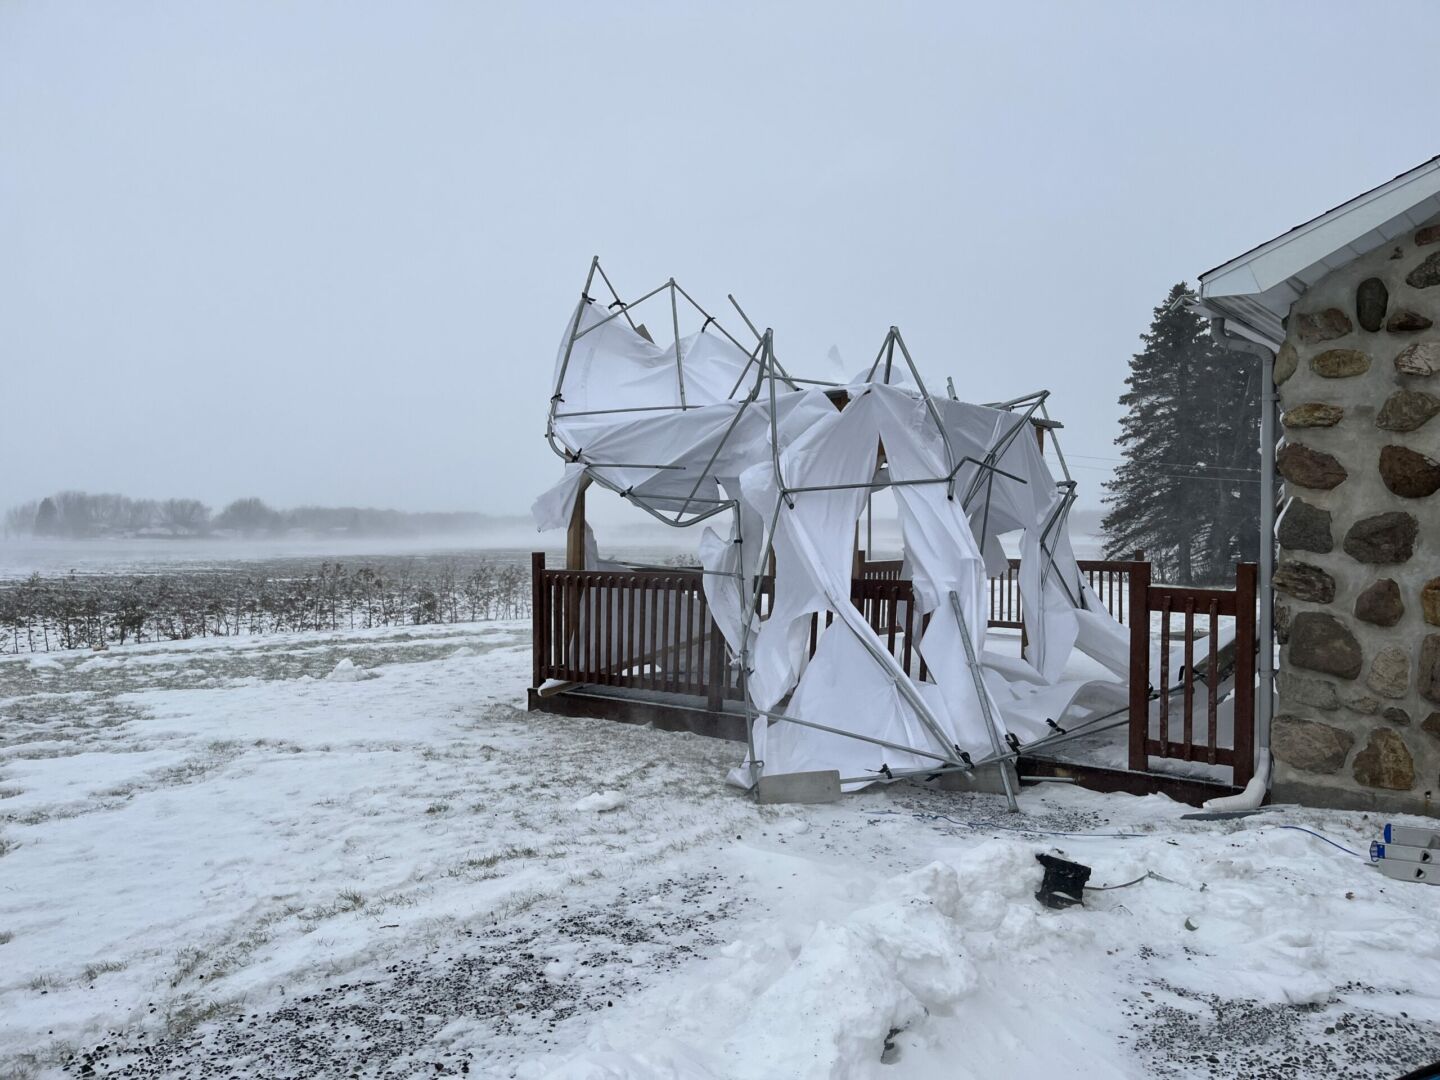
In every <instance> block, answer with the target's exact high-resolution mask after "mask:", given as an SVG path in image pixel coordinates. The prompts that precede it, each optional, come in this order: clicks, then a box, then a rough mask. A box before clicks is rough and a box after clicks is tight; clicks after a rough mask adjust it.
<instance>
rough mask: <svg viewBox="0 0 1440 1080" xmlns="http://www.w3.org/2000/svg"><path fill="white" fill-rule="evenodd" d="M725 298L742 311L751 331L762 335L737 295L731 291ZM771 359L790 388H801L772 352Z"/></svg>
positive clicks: (757, 335)
mask: <svg viewBox="0 0 1440 1080" xmlns="http://www.w3.org/2000/svg"><path fill="white" fill-rule="evenodd" d="M725 299H726V300H729V301H730V303H731V304H733V305H734V307H735V310H736V311H738V312H740V318H742V319H744V320H745V325H746V326H748V327H749V328H750V332H751V333H752V334H754V335H755V336H756V338H760V337H762V336H763V335H761V333H760V331H759V330H757V329H755V324H754V323H753V322H751V321H750V316H749V315H746V314H745V309H744V308H742V307H741V306H740V301H739V300H736V299H735V297H734V296H733V295H732V294H730V293H726V294H725ZM771 359H772V360H773V361H774V363H775V370H776V371H778V372H780V377H781V378H782V379H784V380H785V381H786V382H787V383H789V384H790V389H791V390H799V389H800V388H799V387H798V386H796V385H795V383H794V382H793V381H792V380H791V378H790V373H789V372H788V371H786V370H785V366H784V365H783V364H781V363H780V360H779V358H778V357H776V356H774V355H773V354H772V355H771Z"/></svg>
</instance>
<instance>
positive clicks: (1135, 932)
mask: <svg viewBox="0 0 1440 1080" xmlns="http://www.w3.org/2000/svg"><path fill="white" fill-rule="evenodd" d="M528 681H529V648H528V640H527V627H526V626H524V625H519V624H488V625H486V624H473V625H461V626H447V627H419V628H414V629H412V630H409V631H397V630H394V629H390V630H383V631H360V632H351V633H345V634H330V635H299V636H294V637H267V638H255V639H243V638H242V639H224V640H218V641H217V640H216V639H208V640H201V641H190V642H185V643H179V644H166V645H153V646H151V645H146V646H132V647H128V648H124V649H113V650H111V651H110V652H107V653H101V654H97V655H91V654H66V653H61V654H48V655H38V656H34V657H14V658H4V659H0V942H3V944H0V1076H8V1075H13V1076H30V1075H37V1076H62V1075H65V1076H81V1075H83V1076H104V1075H111V1076H115V1075H125V1076H200V1075H210V1074H212V1073H213V1074H215V1075H233V1076H266V1077H271V1076H276V1077H278V1076H296V1077H299V1076H306V1077H309V1076H325V1077H329V1076H336V1077H339V1076H355V1075H359V1076H372V1075H385V1076H419V1075H442V1074H446V1075H448V1074H459V1073H467V1074H469V1075H472V1076H475V1075H480V1076H499V1077H509V1076H518V1077H525V1078H539V1077H562V1078H571V1080H579V1078H584V1080H598V1078H602V1077H603V1078H618V1077H650V1078H653V1077H671V1078H687V1080H692V1078H706V1080H715V1078H772V1077H773V1078H799V1077H836V1078H838V1077H922V1078H929V1077H947V1078H953V1077H965V1076H975V1077H1018V1078H1026V1077H1050V1076H1054V1075H1065V1076H1086V1077H1151V1076H1176V1077H1192V1076H1205V1077H1244V1076H1275V1077H1281V1076H1283V1077H1295V1076H1321V1075H1325V1076H1346V1077H1393V1076H1397V1075H1399V1074H1400V1073H1402V1072H1405V1071H1406V1070H1408V1069H1410V1068H1413V1067H1415V1066H1417V1065H1419V1064H1421V1063H1422V1062H1425V1061H1429V1060H1436V1059H1440V963H1437V962H1440V889H1433V888H1429V887H1425V886H1420V885H1410V884H1403V883H1398V882H1393V881H1390V880H1387V879H1385V878H1383V877H1381V876H1380V875H1379V874H1378V873H1376V872H1375V871H1374V870H1373V869H1372V868H1371V867H1370V866H1369V865H1368V864H1367V861H1366V860H1365V859H1363V858H1359V857H1356V856H1354V855H1350V854H1347V853H1345V852H1343V851H1341V850H1338V849H1337V848H1335V847H1333V846H1331V845H1330V844H1328V843H1326V842H1325V841H1323V840H1321V839H1318V838H1316V837H1314V836H1312V835H1310V834H1308V833H1306V832H1303V831H1299V830H1298V829H1295V828H1289V827H1287V826H1302V827H1304V828H1308V829H1314V830H1317V831H1319V832H1322V833H1324V834H1325V835H1326V836H1328V837H1330V838H1331V839H1332V840H1334V841H1335V842H1337V843H1339V844H1341V845H1344V846H1346V847H1349V848H1351V849H1354V850H1356V851H1362V850H1364V849H1365V847H1366V846H1367V845H1368V842H1369V840H1370V839H1372V838H1374V837H1375V836H1376V835H1377V834H1378V831H1379V828H1380V825H1381V823H1382V821H1381V819H1378V818H1375V817H1373V816H1372V817H1366V816H1365V815H1361V814H1346V813H1338V812H1319V811H1308V810H1300V809H1283V810H1276V811H1271V812H1267V813H1263V814H1260V815H1256V816H1253V817H1248V818H1240V819H1234V820H1225V821H1201V820H1187V819H1185V817H1184V815H1185V814H1187V813H1190V812H1191V811H1190V809H1189V808H1188V807H1184V806H1179V805H1177V804H1174V803H1172V802H1170V801H1168V800H1166V799H1164V798H1160V797H1152V798H1146V799H1136V798H1132V797H1128V796H1123V795H1110V796H1101V795H1096V794H1092V793H1089V792H1085V791H1081V790H1078V789H1074V788H1068V787H1064V786H1060V785H1045V786H1041V787H1034V788H1027V789H1026V791H1025V793H1024V796H1023V798H1022V811H1023V812H1022V814H1020V815H1018V816H1011V815H1007V814H1005V813H1004V807H1003V802H1002V801H1001V800H1000V799H998V798H991V797H989V796H976V795H970V796H960V795H953V794H946V793H943V792H935V791H930V790H925V789H922V788H919V787H915V786H910V785H896V786H895V787H892V788H890V789H888V790H881V791H870V792H864V793H861V794H858V795H855V796H851V797H847V799H846V800H845V801H843V802H841V803H838V804H833V805H829V806H818V807H760V806H756V805H754V804H753V803H752V802H751V801H750V800H748V799H747V798H746V797H744V796H743V795H741V794H740V793H738V792H736V791H734V790H732V789H728V788H726V787H725V786H724V784H723V782H722V779H721V778H722V776H723V773H724V770H725V768H726V767H728V766H729V765H731V764H733V763H734V762H735V761H736V759H737V757H738V753H737V748H736V747H734V746H732V745H728V744H724V743H719V742H714V741H709V740H705V739H701V738H698V737H694V736H687V735H674V734H667V733H662V732H656V731H652V730H648V729H644V728H637V727H627V726H623V725H619V724H614V723H610V722H606V721H586V720H569V719H562V718H558V717H550V716H545V715H531V714H526V713H524V712H522V711H521V710H520V708H519V705H520V703H521V701H522V697H523V693H524V687H525V685H526V684H527V683H528ZM1042 851H1059V852H1063V853H1064V854H1065V855H1066V856H1067V857H1069V858H1072V859H1076V860H1079V861H1081V862H1084V863H1086V864H1087V865H1090V866H1092V867H1093V868H1094V876H1093V877H1092V878H1091V883H1092V884H1094V885H1113V884H1121V883H1125V882H1130V881H1132V879H1136V878H1139V879H1140V880H1139V881H1138V883H1135V884H1132V885H1129V886H1128V887H1126V888H1123V889H1116V890H1111V891H1094V892H1091V893H1089V894H1087V899H1086V907H1085V908H1084V909H1070V910H1066V911H1051V910H1048V909H1046V908H1043V907H1041V906H1040V905H1039V904H1038V903H1037V902H1036V900H1035V899H1034V897H1033V893H1034V891H1035V889H1036V888H1037V886H1038V884H1039V880H1040V868H1039V866H1038V865H1037V863H1036V861H1035V858H1034V856H1035V853H1037V852H1042Z"/></svg>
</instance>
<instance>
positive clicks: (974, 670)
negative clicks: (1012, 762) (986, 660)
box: [950, 589, 1020, 814]
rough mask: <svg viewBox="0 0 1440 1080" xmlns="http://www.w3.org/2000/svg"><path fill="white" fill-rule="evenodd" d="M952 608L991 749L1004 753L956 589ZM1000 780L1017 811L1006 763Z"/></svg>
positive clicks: (1007, 800)
mask: <svg viewBox="0 0 1440 1080" xmlns="http://www.w3.org/2000/svg"><path fill="white" fill-rule="evenodd" d="M950 609H951V610H952V611H953V612H955V621H956V622H957V623H958V624H959V625H960V640H961V641H963V642H964V643H965V663H966V664H967V665H968V666H969V668H970V678H971V679H972V680H973V681H974V683H975V693H976V695H977V696H978V697H979V698H980V712H981V714H982V715H983V716H984V717H985V731H986V733H987V734H988V735H989V736H990V749H991V750H993V751H994V752H995V753H996V754H1000V753H1003V751H1002V750H1001V747H1000V732H999V731H998V729H997V727H996V723H995V714H994V712H993V711H991V708H990V692H989V691H988V690H986V689H985V677H984V672H982V671H981V669H980V661H979V659H978V658H977V657H976V656H975V643H974V642H973V641H971V640H970V627H969V625H968V624H967V623H966V621H965V612H964V610H963V609H962V607H961V604H960V596H959V594H958V593H956V592H955V590H953V589H952V590H950ZM999 768H1000V782H1001V783H1002V784H1004V786H1005V802H1006V804H1007V805H1008V806H1009V807H1010V812H1011V813H1012V814H1013V813H1016V812H1017V811H1018V810H1019V809H1020V806H1019V804H1018V803H1016V801H1015V788H1014V786H1013V785H1012V784H1011V782H1010V773H1009V772H1008V771H1007V769H1006V767H1005V763H1004V762H1001V763H1000V766H999Z"/></svg>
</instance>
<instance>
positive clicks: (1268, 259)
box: [1200, 157, 1440, 347]
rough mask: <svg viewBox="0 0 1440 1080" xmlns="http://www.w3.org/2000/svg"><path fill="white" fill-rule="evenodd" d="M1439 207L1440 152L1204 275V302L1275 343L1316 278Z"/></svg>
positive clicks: (1237, 325) (1249, 331)
mask: <svg viewBox="0 0 1440 1080" xmlns="http://www.w3.org/2000/svg"><path fill="white" fill-rule="evenodd" d="M1437 215H1440V157H1436V158H1431V159H1430V160H1429V161H1427V162H1425V163H1424V164H1423V165H1420V166H1417V167H1416V168H1414V169H1411V170H1410V171H1409V172H1406V173H1402V174H1401V175H1399V176H1397V177H1395V178H1394V179H1393V180H1390V181H1389V182H1387V183H1384V184H1381V185H1380V186H1379V187H1376V188H1373V189H1372V190H1370V191H1367V192H1365V193H1364V194H1363V195H1358V196H1356V197H1355V198H1353V199H1351V200H1350V201H1349V202H1347V203H1344V204H1342V205H1340V206H1337V207H1335V208H1334V209H1333V210H1329V211H1327V212H1326V213H1324V214H1321V215H1320V216H1319V217H1316V218H1313V219H1311V220H1310V221H1307V222H1305V223H1304V224H1303V225H1298V226H1296V227H1295V228H1293V229H1291V230H1290V231H1289V232H1287V233H1284V234H1283V235H1281V236H1277V237H1275V238H1274V239H1273V240H1269V241H1267V242H1265V243H1263V244H1261V245H1260V246H1258V247H1256V248H1252V249H1251V250H1250V251H1247V252H1245V253H1244V254H1243V255H1239V256H1237V257H1236V258H1234V259H1231V260H1230V261H1229V262H1226V263H1222V264H1221V265H1220V266H1217V267H1215V268H1214V269H1213V270H1207V271H1206V272H1205V273H1203V274H1201V275H1200V302H1201V303H1202V304H1203V305H1205V306H1206V307H1207V308H1208V309H1209V310H1211V311H1212V312H1213V313H1214V314H1215V315H1218V316H1219V317H1222V318H1225V319H1227V320H1233V323H1234V327H1233V328H1234V329H1235V330H1236V331H1238V332H1240V333H1244V334H1246V336H1251V337H1256V336H1257V335H1258V337H1257V340H1262V341H1263V342H1264V343H1266V344H1270V345H1272V347H1273V346H1274V345H1276V344H1278V343H1279V342H1280V341H1283V340H1284V337H1285V332H1284V327H1283V325H1282V320H1284V319H1285V317H1286V316H1287V315H1288V314H1289V312H1290V307H1291V305H1292V304H1294V303H1295V301H1296V300H1297V299H1299V297H1300V296H1301V295H1302V294H1303V293H1304V292H1305V290H1306V289H1308V288H1310V286H1312V285H1314V284H1315V283H1316V282H1317V281H1319V280H1320V279H1321V278H1323V277H1324V276H1325V275H1327V274H1329V273H1330V272H1331V271H1332V270H1336V269H1339V268H1340V267H1342V266H1345V265H1347V264H1349V263H1351V262H1353V261H1354V260H1356V259H1358V258H1360V257H1361V256H1363V255H1366V254H1369V253H1370V252H1372V251H1375V250H1376V249H1377V248H1380V247H1382V246H1383V245H1385V244H1387V243H1390V242H1391V241H1393V240H1395V239H1397V238H1399V237H1401V236H1404V235H1406V234H1408V233H1410V232H1411V231H1413V230H1414V229H1416V228H1418V227H1419V226H1421V225H1423V224H1424V223H1425V222H1426V221H1428V220H1430V219H1431V218H1434V217H1436V216H1437Z"/></svg>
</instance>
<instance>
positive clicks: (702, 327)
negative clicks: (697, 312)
mask: <svg viewBox="0 0 1440 1080" xmlns="http://www.w3.org/2000/svg"><path fill="white" fill-rule="evenodd" d="M714 321H715V316H714V315H706V316H705V321H704V322H703V323H701V324H700V333H702V334H703V333H704V332H705V328H706V327H707V326H709V325H710V324H711V323H712V322H714Z"/></svg>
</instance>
